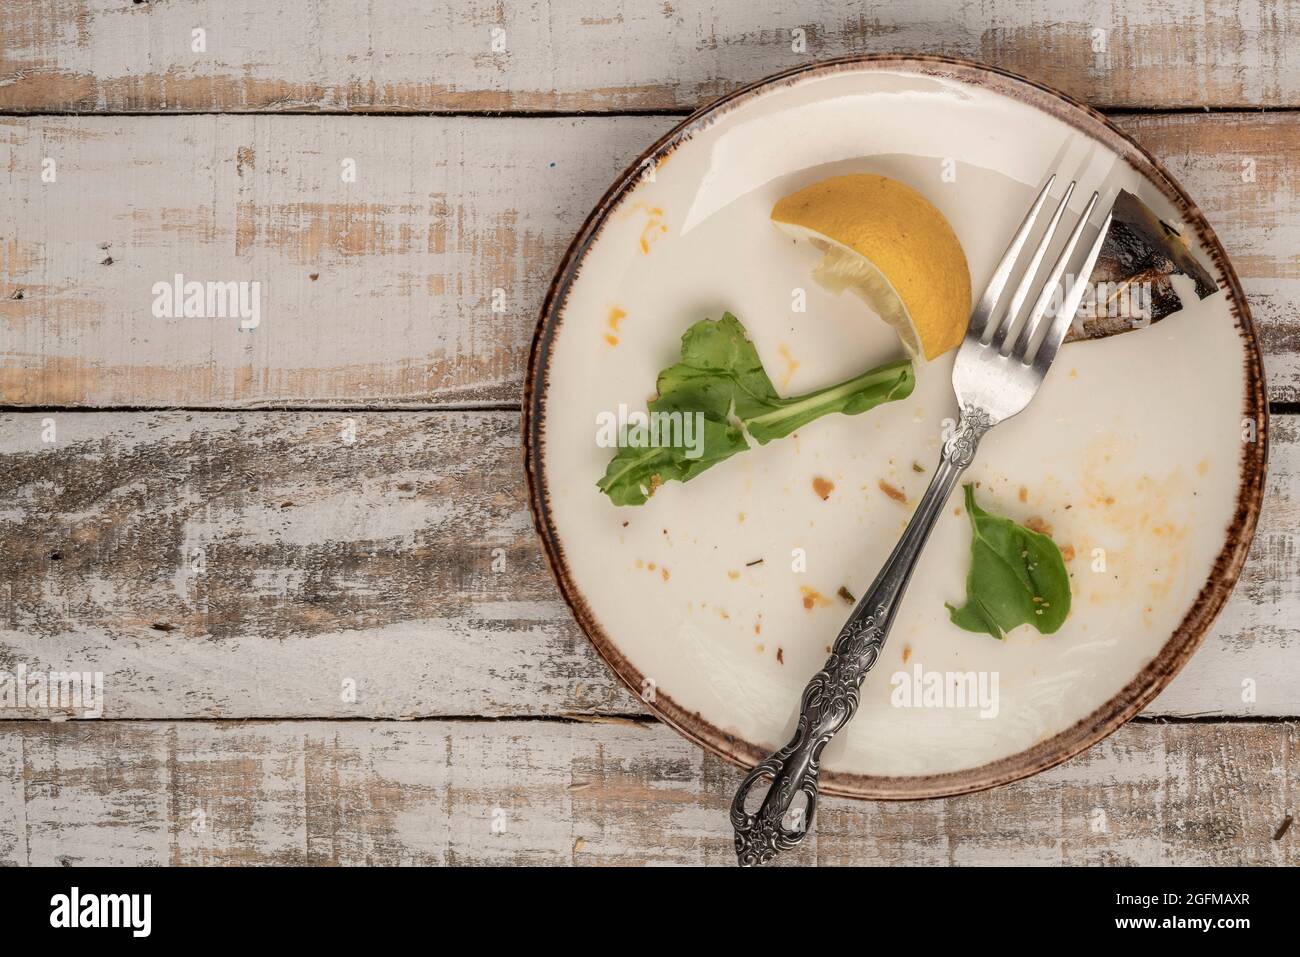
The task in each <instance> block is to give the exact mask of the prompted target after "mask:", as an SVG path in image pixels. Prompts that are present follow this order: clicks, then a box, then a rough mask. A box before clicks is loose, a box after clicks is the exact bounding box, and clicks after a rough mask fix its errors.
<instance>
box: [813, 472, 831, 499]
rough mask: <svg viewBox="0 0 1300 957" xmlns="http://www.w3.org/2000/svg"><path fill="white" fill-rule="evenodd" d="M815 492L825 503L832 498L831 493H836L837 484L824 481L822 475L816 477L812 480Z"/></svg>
mask: <svg viewBox="0 0 1300 957" xmlns="http://www.w3.org/2000/svg"><path fill="white" fill-rule="evenodd" d="M812 487H813V491H814V492H816V493H817V497H818V498H820V499H821V500H822V501H823V502H824V501H826V500H827V499H828V498H830V497H831V492H833V491H835V483H834V482H832V481H831V480H830V479H824V478H822V477H821V476H820V475H818V476H815V477H814V478H813V480H812Z"/></svg>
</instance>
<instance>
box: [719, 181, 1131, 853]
mask: <svg viewBox="0 0 1300 957" xmlns="http://www.w3.org/2000/svg"><path fill="white" fill-rule="evenodd" d="M1055 180H1056V177H1055V175H1053V176H1052V177H1050V178H1049V179H1048V181H1047V184H1046V185H1045V186H1044V187H1043V189H1042V191H1041V192H1040V193H1039V194H1038V198H1037V199H1035V200H1034V204H1033V206H1031V207H1030V209H1029V212H1028V214H1026V216H1025V219H1024V221H1023V222H1022V223H1021V224H1020V228H1019V229H1018V230H1017V231H1016V234H1015V237H1014V238H1013V239H1012V240H1011V245H1009V246H1008V247H1007V251H1006V252H1005V253H1004V254H1003V256H1002V259H1001V261H1000V262H999V263H998V267H997V269H996V270H994V272H993V278H992V279H990V280H989V284H988V286H987V288H985V290H984V294H983V295H982V296H981V297H980V300H979V302H978V303H977V304H976V306H975V310H974V311H973V312H972V313H971V318H970V325H969V326H968V327H967V330H966V339H965V341H963V342H962V345H961V348H960V350H958V352H957V361H956V364H955V365H954V367H953V370H952V387H953V391H954V392H955V393H956V394H957V406H958V408H959V409H960V410H961V412H960V418H959V420H958V423H957V427H956V429H955V430H954V431H953V432H952V434H951V435H950V436H949V438H948V440H947V441H946V442H945V443H944V446H943V451H942V453H941V455H940V459H939V467H938V468H937V469H936V470H935V473H934V478H933V479H931V480H930V487H929V488H928V489H926V492H925V496H924V497H923V498H922V499H921V502H920V504H919V505H917V507H916V511H915V512H914V513H913V515H912V519H911V521H910V522H908V525H907V528H906V530H904V532H903V536H902V538H900V539H899V541H898V544H897V545H896V546H895V547H894V551H893V552H892V553H891V554H890V556H889V560H888V561H886V562H885V565H884V567H883V568H882V569H881V570H880V574H879V575H877V576H876V580H875V582H873V583H872V585H871V587H870V588H869V589H868V590H867V592H866V594H865V595H863V596H862V598H861V599H860V600H859V601H858V603H857V605H856V607H854V609H853V613H852V614H851V615H850V616H849V620H848V621H847V622H846V623H845V624H844V627H843V628H842V629H841V630H840V633H839V636H838V637H837V638H836V639H835V644H834V645H833V646H832V648H831V654H830V657H829V658H827V659H826V664H825V666H824V667H823V668H822V670H821V671H819V672H817V674H816V675H815V676H813V679H812V680H811V681H810V682H808V686H807V687H806V688H805V689H804V692H803V699H802V704H801V706H800V709H799V724H798V727H797V728H796V729H795V733H794V736H793V737H792V738H791V739H790V742H789V743H788V744H787V745H786V746H785V747H783V748H781V750H779V751H777V752H776V753H775V754H773V755H771V756H770V757H769V758H767V760H765V761H763V762H761V763H760V764H759V765H758V766H757V767H755V768H754V770H753V771H751V772H750V773H749V774H748V775H746V777H745V780H744V781H743V782H742V783H741V785H740V789H739V790H738V791H737V792H736V796H735V798H734V799H733V800H732V802H731V823H732V826H733V827H734V828H735V831H736V857H737V858H738V859H739V861H740V864H741V865H742V866H746V867H748V866H753V865H755V864H764V863H766V862H768V861H770V860H772V859H773V858H774V857H776V855H777V854H778V853H780V852H781V851H783V850H788V849H789V848H792V847H794V846H795V845H797V844H799V843H800V842H801V841H802V840H803V839H804V838H805V837H806V836H807V835H808V832H809V831H810V830H811V829H812V822H813V815H814V813H815V812H816V809H817V776H818V773H819V770H820V768H819V763H820V761H821V754H822V749H824V748H825V747H826V745H827V744H828V743H829V742H830V740H831V738H833V737H834V736H835V734H836V732H838V731H839V730H840V729H841V728H843V727H844V726H845V725H846V724H848V723H849V721H850V720H851V719H852V718H853V715H854V713H855V712H856V711H857V710H858V690H859V688H860V687H861V685H862V680H863V678H865V677H866V674H867V672H868V671H870V670H871V668H872V666H873V665H875V663H876V660H877V658H878V657H879V656H880V651H881V649H882V648H883V647H884V644H885V638H886V636H887V635H888V634H889V628H890V625H892V624H893V621H894V615H895V613H896V612H897V611H898V606H899V603H900V602H901V600H902V597H903V592H904V591H905V590H906V588H907V583H908V580H909V579H910V578H911V577H912V571H913V569H915V567H916V561H917V559H918V558H919V557H920V555H921V549H922V548H923V547H924V546H925V542H926V539H927V538H929V536H930V530H931V529H932V528H933V527H934V524H935V521H936V520H937V519H938V517H939V515H940V513H941V512H942V511H943V508H944V505H945V503H946V502H947V501H948V497H949V495H951V494H952V491H953V489H955V488H956V487H957V482H958V480H959V479H960V478H961V475H962V473H963V472H965V471H966V468H967V466H969V465H970V463H971V460H972V459H974V458H975V450H976V449H977V448H978V447H979V442H980V439H981V438H982V437H983V436H984V433H985V432H987V431H988V430H989V429H991V428H993V426H995V425H997V424H999V423H1000V422H1004V421H1005V420H1007V419H1009V418H1011V416H1013V415H1015V414H1016V413H1018V412H1020V411H1022V410H1023V409H1024V408H1025V406H1027V405H1028V404H1029V401H1030V400H1031V399H1032V398H1033V397H1034V393H1036V392H1037V391H1038V387H1039V385H1040V384H1042V381H1043V376H1044V375H1046V374H1047V370H1048V369H1049V368H1050V367H1051V365H1052V360H1053V359H1055V358H1056V352H1057V350H1058V349H1059V348H1060V346H1061V342H1062V341H1063V340H1064V339H1065V334H1066V333H1067V332H1068V331H1069V328H1070V322H1071V320H1072V319H1073V317H1074V314H1075V312H1076V311H1077V310H1078V308H1079V303H1080V301H1081V300H1082V298H1083V294H1084V291H1085V289H1086V287H1087V283H1088V278H1089V277H1090V276H1091V275H1092V270H1093V266H1094V265H1095V264H1096V262H1097V256H1098V254H1099V253H1100V252H1101V245H1102V242H1103V240H1105V238H1106V232H1107V230H1108V229H1109V228H1110V220H1111V216H1110V214H1109V213H1108V214H1107V215H1106V219H1105V221H1104V222H1103V223H1102V224H1101V227H1100V231H1099V232H1098V233H1097V237H1096V239H1095V240H1094V242H1093V243H1092V246H1091V248H1090V249H1089V251H1088V254H1087V256H1086V257H1085V259H1084V261H1083V264H1082V266H1081V268H1080V269H1079V272H1078V273H1077V279H1076V280H1075V282H1074V284H1073V285H1072V286H1071V287H1070V291H1069V292H1068V293H1067V294H1066V296H1065V297H1064V299H1063V300H1062V305H1061V308H1060V309H1059V310H1058V311H1057V312H1056V314H1055V315H1054V316H1052V317H1051V319H1050V322H1049V323H1048V324H1047V326H1046V331H1045V332H1042V334H1041V335H1040V334H1039V333H1040V330H1041V329H1042V327H1043V324H1044V321H1043V320H1044V316H1045V314H1046V312H1047V307H1048V305H1049V303H1050V302H1051V300H1052V296H1053V293H1054V292H1055V290H1056V288H1057V285H1058V284H1059V283H1060V281H1061V278H1062V276H1063V275H1064V274H1065V270H1066V267H1067V266H1068V265H1069V262H1070V259H1071V257H1072V256H1073V255H1074V251H1075V247H1077V246H1078V245H1079V240H1080V239H1081V237H1082V236H1083V231H1084V228H1085V226H1086V225H1087V223H1088V218H1089V217H1090V216H1091V215H1092V212H1093V209H1094V208H1095V207H1096V205H1097V194H1096V193H1093V194H1092V199H1091V200H1089V202H1088V206H1087V208H1086V209H1085V210H1084V211H1083V215H1082V216H1080V217H1079V221H1078V223H1077V224H1076V225H1075V227H1074V229H1073V230H1072V231H1071V233H1070V237H1069V239H1067V240H1066V243H1065V246H1064V247H1062V250H1061V252H1060V255H1059V256H1058V257H1057V259H1056V263H1055V265H1054V266H1053V267H1052V270H1051V272H1050V273H1049V274H1048V277H1047V279H1046V281H1045V282H1044V283H1043V284H1042V286H1041V287H1040V290H1039V293H1038V297H1037V298H1036V300H1035V301H1034V305H1033V308H1032V309H1031V311H1030V313H1029V315H1028V318H1026V319H1025V321H1024V322H1023V323H1017V322H1016V320H1017V317H1018V316H1019V314H1020V312H1021V309H1022V307H1023V306H1024V303H1025V300H1026V299H1027V298H1028V297H1029V293H1030V292H1031V291H1032V289H1033V285H1034V281H1035V279H1036V277H1037V273H1038V270H1039V266H1040V264H1041V263H1042V261H1043V256H1044V255H1045V254H1046V253H1047V250H1048V247H1049V246H1050V245H1051V243H1052V239H1053V237H1054V235H1055V234H1056V231H1057V226H1058V225H1059V224H1060V222H1061V216H1062V214H1064V212H1065V208H1066V205H1067V204H1068V203H1069V201H1070V196H1071V195H1072V194H1073V192H1074V186H1075V184H1074V183H1071V184H1070V185H1069V187H1068V188H1067V189H1066V190H1065V195H1064V197H1062V199H1061V201H1060V203H1059V204H1058V205H1057V207H1056V212H1055V213H1053V214H1052V218H1051V221H1050V222H1049V223H1048V226H1047V229H1046V230H1045V232H1044V234H1043V237H1042V240H1041V241H1040V242H1039V243H1038V246H1037V247H1036V248H1035V249H1034V251H1033V253H1032V255H1031V256H1030V258H1029V260H1028V264H1027V266H1026V267H1025V269H1024V272H1023V275H1022V278H1021V280H1020V282H1019V284H1018V285H1017V286H1016V290H1015V292H1014V293H1013V294H1012V296H1011V303H1010V305H1009V306H1008V307H1007V310H1006V312H1005V313H1004V314H1002V318H1001V321H995V314H996V312H997V307H998V303H999V301H1000V300H1001V298H1002V293H1003V291H1004V290H1005V289H1006V286H1007V283H1008V282H1009V281H1010V279H1011V276H1012V274H1013V273H1014V272H1015V269H1016V264H1017V262H1018V261H1019V260H1020V254H1021V251H1022V250H1023V249H1024V246H1025V243H1026V241H1027V240H1028V239H1029V236H1030V234H1031V233H1032V232H1033V231H1034V226H1035V225H1036V223H1037V221H1038V218H1039V213H1040V212H1042V209H1043V205H1044V203H1045V202H1046V201H1047V196H1048V192H1049V190H1051V188H1052V184H1053V182H1055ZM1017 329H1018V330H1019V331H1018V332H1017V331H1016V330H1017ZM762 782H768V783H769V786H768V790H767V793H766V795H765V796H764V798H763V801H762V804H761V806H760V807H759V808H758V809H757V810H756V811H755V812H753V813H750V812H749V811H747V810H746V808H745V805H746V802H747V799H748V798H749V797H750V795H751V793H752V792H753V791H754V789H755V788H756V787H757V786H758V785H759V784H761V783H762ZM799 795H803V797H804V802H803V805H802V807H795V804H794V802H795V801H796V800H797V798H798V797H799Z"/></svg>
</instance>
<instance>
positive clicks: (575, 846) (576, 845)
mask: <svg viewBox="0 0 1300 957" xmlns="http://www.w3.org/2000/svg"><path fill="white" fill-rule="evenodd" d="M586 843H587V842H586V841H584V840H583V839H582V838H578V839H577V840H576V841H574V842H573V853H574V854H577V853H578V852H579V851H580V850H582V848H583V845H585V844H586Z"/></svg>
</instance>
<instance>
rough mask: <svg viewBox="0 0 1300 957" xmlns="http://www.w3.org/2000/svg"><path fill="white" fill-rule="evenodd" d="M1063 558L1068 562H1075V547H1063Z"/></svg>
mask: <svg viewBox="0 0 1300 957" xmlns="http://www.w3.org/2000/svg"><path fill="white" fill-rule="evenodd" d="M1061 558H1062V559H1063V560H1064V561H1067V562H1072V561H1074V546H1073V545H1065V546H1063V547H1062V548H1061Z"/></svg>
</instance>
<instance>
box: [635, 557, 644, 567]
mask: <svg viewBox="0 0 1300 957" xmlns="http://www.w3.org/2000/svg"><path fill="white" fill-rule="evenodd" d="M636 567H637V568H645V562H643V561H642V560H641V559H639V558H638V559H637V560H636Z"/></svg>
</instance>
